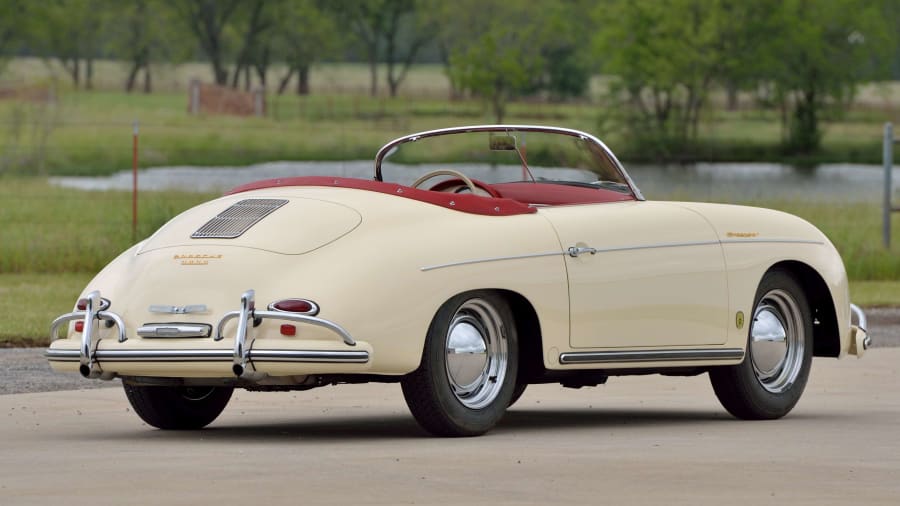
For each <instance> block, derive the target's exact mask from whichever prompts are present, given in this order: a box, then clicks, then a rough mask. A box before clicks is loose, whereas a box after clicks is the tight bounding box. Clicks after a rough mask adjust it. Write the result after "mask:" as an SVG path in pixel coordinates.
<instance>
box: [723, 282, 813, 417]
mask: <svg viewBox="0 0 900 506" xmlns="http://www.w3.org/2000/svg"><path fill="white" fill-rule="evenodd" d="M748 334H749V335H748V336H747V340H748V341H747V352H746V354H745V357H744V361H743V362H742V363H740V364H738V365H734V366H725V367H716V368H713V369H711V370H710V372H709V377H710V381H711V382H712V386H713V390H715V392H716V396H717V397H718V398H719V401H720V402H721V403H722V405H723V406H724V407H725V409H727V410H728V412H729V413H731V414H732V415H734V416H736V417H737V418H742V419H745V420H767V419H774V418H780V417H782V416H784V415H786V414H787V413H788V412H790V411H791V409H792V408H793V407H794V405H795V404H797V401H799V400H800V395H801V394H802V393H803V389H804V388H805V387H806V381H807V379H808V378H809V370H810V366H811V364H812V348H813V346H812V318H811V315H810V310H809V304H808V303H807V301H806V296H805V295H804V293H803V289H802V288H801V287H800V285H799V283H797V281H796V280H795V279H794V277H793V276H791V275H790V274H789V273H787V272H785V271H779V270H774V271H769V272H767V273H766V275H765V276H763V279H762V281H761V282H760V284H759V288H758V289H757V292H756V299H755V304H754V308H753V315H752V320H751V323H750V330H749V333H748Z"/></svg>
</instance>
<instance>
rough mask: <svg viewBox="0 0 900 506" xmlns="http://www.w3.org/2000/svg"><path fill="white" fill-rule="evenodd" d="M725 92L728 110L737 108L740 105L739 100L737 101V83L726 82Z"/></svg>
mask: <svg viewBox="0 0 900 506" xmlns="http://www.w3.org/2000/svg"><path fill="white" fill-rule="evenodd" d="M726 93H727V97H728V104H727V105H726V107H727V108H728V110H729V111H736V110H738V106H739V105H740V102H739V101H738V88H737V85H735V84H734V83H728V85H727V89H726Z"/></svg>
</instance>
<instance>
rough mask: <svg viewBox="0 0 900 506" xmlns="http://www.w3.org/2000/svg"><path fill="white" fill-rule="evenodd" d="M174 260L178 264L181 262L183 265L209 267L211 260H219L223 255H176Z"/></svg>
mask: <svg viewBox="0 0 900 506" xmlns="http://www.w3.org/2000/svg"><path fill="white" fill-rule="evenodd" d="M173 258H174V260H175V261H176V262H181V265H209V261H210V260H219V259H220V258H222V255H221V254H218V255H206V254H199V255H175V256H174V257H173Z"/></svg>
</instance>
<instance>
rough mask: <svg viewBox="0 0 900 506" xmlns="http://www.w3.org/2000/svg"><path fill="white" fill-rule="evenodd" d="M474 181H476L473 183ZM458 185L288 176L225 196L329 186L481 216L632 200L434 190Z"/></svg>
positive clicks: (533, 186) (493, 189) (509, 188)
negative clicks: (422, 187)
mask: <svg viewBox="0 0 900 506" xmlns="http://www.w3.org/2000/svg"><path fill="white" fill-rule="evenodd" d="M473 182H475V181H474V180H473ZM461 183H462V182H461V181H459V180H449V181H443V182H441V183H438V184H437V185H435V186H434V187H432V188H431V190H419V189H415V188H410V187H409V186H403V185H400V184H397V183H386V182H383V181H371V180H367V179H355V178H347V177H325V176H312V177H288V178H281V179H266V180H263V181H255V182H253V183H247V184H245V185H241V186H238V187H237V188H234V189H232V190H231V191H229V192H228V193H226V195H233V194H235V193H241V192H246V191H251V190H259V189H262V188H276V187H280V186H330V187H338V188H353V189H357V190H366V191H374V192H378V193H386V194H390V195H395V196H398V197H404V198H408V199H413V200H418V201H421V202H427V203H429V204H434V205H437V206H441V207H446V208H447V209H453V210H456V211H462V212H464V213H472V214H482V215H486V216H510V215H515V214H529V213H534V212H536V209H535V208H534V207H530V204H535V205H545V206H558V205H571V204H599V203H604V202H621V201H626V200H634V197H632V196H631V195H623V194H621V193H619V192H615V191H612V190H607V189H605V188H585V187H583V186H570V185H564V184H553V183H532V182H527V181H525V182H514V183H495V184H491V185H489V184H487V183H484V182H481V181H478V182H477V183H476V185H478V186H480V187H483V188H484V189H485V190H486V191H489V192H490V193H491V195H493V196H492V197H483V196H479V195H473V194H471V193H446V192H442V191H437V190H440V189H441V188H448V187H450V185H451V184H457V185H458V184H461Z"/></svg>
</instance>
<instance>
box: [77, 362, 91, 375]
mask: <svg viewBox="0 0 900 506" xmlns="http://www.w3.org/2000/svg"><path fill="white" fill-rule="evenodd" d="M78 372H80V373H81V375H82V376H84V377H85V378H89V377H90V376H91V367H90V366H88V365H85V364H82V365H81V367H79V368H78Z"/></svg>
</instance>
